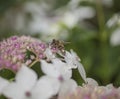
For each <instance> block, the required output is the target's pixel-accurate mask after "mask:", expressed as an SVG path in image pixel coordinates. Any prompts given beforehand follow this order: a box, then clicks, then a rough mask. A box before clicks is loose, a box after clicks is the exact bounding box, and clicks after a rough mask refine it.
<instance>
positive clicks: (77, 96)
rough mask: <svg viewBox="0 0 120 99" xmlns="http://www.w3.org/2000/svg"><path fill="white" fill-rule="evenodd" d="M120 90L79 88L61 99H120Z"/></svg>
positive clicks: (94, 87)
mask: <svg viewBox="0 0 120 99" xmlns="http://www.w3.org/2000/svg"><path fill="white" fill-rule="evenodd" d="M119 93H120V89H119V88H115V87H113V86H112V85H107V86H90V85H84V86H82V87H81V86H78V87H77V88H76V90H75V91H74V92H73V93H68V94H66V95H64V96H61V97H59V99H120V94H119Z"/></svg>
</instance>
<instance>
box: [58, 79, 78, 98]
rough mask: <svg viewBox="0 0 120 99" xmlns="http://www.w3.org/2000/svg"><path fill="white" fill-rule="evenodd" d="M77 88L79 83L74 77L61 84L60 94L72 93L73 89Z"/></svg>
mask: <svg viewBox="0 0 120 99" xmlns="http://www.w3.org/2000/svg"><path fill="white" fill-rule="evenodd" d="M76 88H77V83H76V82H75V81H74V80H73V79H69V80H66V81H64V82H63V83H62V84H61V88H60V91H59V96H64V95H65V94H70V93H72V92H73V91H75V89H76Z"/></svg>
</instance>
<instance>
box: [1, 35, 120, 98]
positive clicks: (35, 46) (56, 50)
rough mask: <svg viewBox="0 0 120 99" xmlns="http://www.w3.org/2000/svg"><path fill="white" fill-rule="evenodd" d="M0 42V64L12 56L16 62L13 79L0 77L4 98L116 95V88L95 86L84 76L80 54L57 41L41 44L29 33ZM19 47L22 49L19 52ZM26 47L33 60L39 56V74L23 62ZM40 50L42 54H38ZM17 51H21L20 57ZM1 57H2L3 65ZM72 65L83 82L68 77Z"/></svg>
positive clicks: (117, 93) (102, 96) (118, 91)
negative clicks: (68, 49) (29, 35)
mask: <svg viewBox="0 0 120 99" xmlns="http://www.w3.org/2000/svg"><path fill="white" fill-rule="evenodd" d="M0 44H1V45H0V51H1V61H0V64H1V66H4V67H6V60H9V59H11V60H10V62H12V63H13V60H12V59H13V58H14V57H16V59H17V60H16V62H20V64H19V69H18V70H17V72H16V76H15V78H14V80H12V81H9V80H6V79H4V78H2V77H0V96H5V97H6V98H7V99H120V95H119V93H120V89H119V88H118V89H117V88H114V87H113V86H110V85H109V86H105V87H104V86H98V83H97V82H96V81H95V80H94V79H92V78H87V76H86V72H85V70H84V67H83V65H82V64H81V63H80V58H79V57H78V56H77V54H76V53H75V52H74V51H73V50H70V51H66V50H64V49H63V48H64V46H63V45H61V43H60V41H57V40H53V42H52V43H50V44H45V43H43V42H40V41H39V40H37V39H34V38H31V37H25V36H22V37H16V36H14V37H11V38H9V39H7V40H6V41H3V42H1V43H0ZM15 45H16V46H17V47H15ZM10 49H11V50H10ZM9 50H10V52H9ZM22 50H25V51H23V52H21V51H22ZM26 50H30V51H31V52H33V53H34V54H35V56H34V57H33V58H31V59H34V58H35V59H34V60H36V57H37V60H39V62H40V64H41V65H40V68H41V70H42V72H43V73H44V75H42V76H41V77H40V78H38V75H37V73H36V72H35V71H34V70H33V69H31V68H30V67H29V66H28V65H29V64H27V65H26V62H25V61H27V60H25V59H26V58H25V57H26V56H25V55H26V54H25V53H26ZM7 51H8V52H9V53H7ZM13 52H14V53H13ZM3 53H4V54H3ZM6 53H7V54H6ZM40 54H42V56H43V57H38V56H39V55H40ZM56 54H59V56H61V57H58V55H56ZM19 55H23V57H22V58H21V60H20V59H19V58H18V56H19ZM30 55H31V54H30ZM2 56H3V57H2ZM2 60H5V61H4V65H3V63H2ZM15 64H17V63H15ZM9 65H10V64H9ZM72 69H78V71H79V73H80V75H81V77H82V79H83V80H84V82H85V83H84V84H83V86H79V85H78V84H77V83H76V81H75V80H74V79H72Z"/></svg>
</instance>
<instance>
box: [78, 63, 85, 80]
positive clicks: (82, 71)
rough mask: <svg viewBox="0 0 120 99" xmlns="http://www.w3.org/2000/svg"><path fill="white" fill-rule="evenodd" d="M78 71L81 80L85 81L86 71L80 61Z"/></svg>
mask: <svg viewBox="0 0 120 99" xmlns="http://www.w3.org/2000/svg"><path fill="white" fill-rule="evenodd" d="M78 71H79V73H80V75H81V77H82V78H83V80H84V81H85V82H86V72H85V69H84V67H83V65H82V64H81V63H79V64H78Z"/></svg>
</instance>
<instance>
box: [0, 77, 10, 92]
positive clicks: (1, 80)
mask: <svg viewBox="0 0 120 99" xmlns="http://www.w3.org/2000/svg"><path fill="white" fill-rule="evenodd" d="M8 84H9V82H8V81H7V80H6V79H4V78H2V77H0V94H1V93H2V90H3V89H4V88H5V87H6V86H7V85H8Z"/></svg>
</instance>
